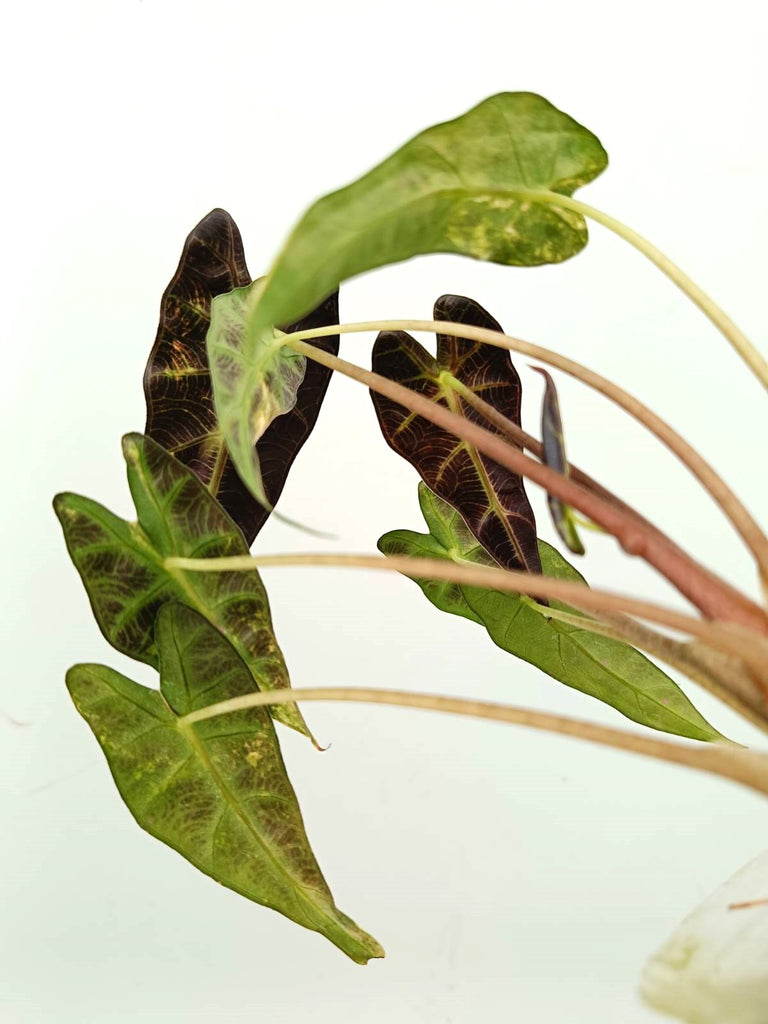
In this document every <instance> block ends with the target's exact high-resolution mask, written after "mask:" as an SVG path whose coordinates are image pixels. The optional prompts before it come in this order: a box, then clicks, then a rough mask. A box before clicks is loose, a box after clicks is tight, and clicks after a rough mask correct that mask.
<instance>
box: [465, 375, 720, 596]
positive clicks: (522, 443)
mask: <svg viewBox="0 0 768 1024" xmlns="http://www.w3.org/2000/svg"><path fill="white" fill-rule="evenodd" d="M453 386H454V388H456V390H457V393H458V394H459V395H460V396H461V398H462V399H463V400H464V401H465V402H466V403H467V404H468V405H471V406H472V408H473V409H475V410H476V411H477V412H479V413H480V414H481V415H482V416H485V418H486V419H487V420H488V422H489V423H491V424H492V425H493V426H495V427H496V428H497V429H498V430H499V431H500V432H501V433H502V434H503V435H504V437H506V438H507V439H508V440H509V441H511V442H512V443H513V444H516V445H517V446H518V447H520V448H527V449H528V451H530V452H532V453H533V454H534V455H535V456H536V457H537V458H538V459H543V458H544V446H543V445H542V443H541V442H540V441H539V440H538V439H537V438H535V437H533V436H532V435H531V434H529V433H527V432H526V431H525V430H523V429H522V427H518V425H517V424H516V423H513V422H512V420H510V419H507V417H506V416H504V415H503V413H500V412H499V410H498V409H496V408H494V406H492V405H491V404H490V403H489V402H486V401H485V400H484V399H482V398H480V396H479V395H477V394H475V392H474V391H472V390H471V389H470V388H468V387H465V386H464V385H462V384H461V382H460V381H454V382H453ZM569 475H570V477H571V479H572V480H574V481H575V482H576V483H577V484H580V485H581V486H582V487H583V488H584V489H585V490H587V491H590V492H591V493H592V494H595V495H597V497H599V498H603V499H604V500H605V501H607V502H609V503H610V504H611V505H614V506H615V507H616V508H618V509H622V510H623V511H624V512H626V514H627V515H628V516H632V518H633V519H635V520H636V521H637V523H638V524H639V525H640V526H641V527H642V528H644V529H646V530H648V531H649V532H653V533H655V534H656V535H657V536H658V537H659V539H660V540H662V541H663V542H664V543H665V544H667V545H668V546H669V547H670V548H674V549H675V550H676V551H677V552H678V554H679V555H680V557H681V558H684V559H687V560H688V561H690V562H692V563H694V564H695V565H697V566H698V567H699V569H700V571H701V572H702V573H707V574H708V575H709V576H710V578H711V579H712V580H713V581H715V582H717V580H718V579H719V577H717V576H716V575H715V574H714V573H712V572H711V570H709V569H707V567H706V566H704V565H702V564H701V563H700V562H695V560H694V559H693V557H692V556H691V555H689V554H688V553H687V552H686V551H685V550H684V549H683V548H681V547H680V546H679V544H676V543H675V542H674V541H673V540H672V538H671V537H669V536H668V535H667V534H665V533H664V532H663V530H660V529H659V527H658V526H656V525H655V524H654V523H652V522H651V521H650V520H649V519H646V518H645V516H644V515H642V514H641V513H640V512H638V511H637V509H635V508H633V507H632V506H631V505H628V504H627V503H626V502H625V501H622V499H621V498H619V497H618V495H616V494H614V493H613V492H612V491H609V490H608V488H607V487H603V485H602V484H600V483H598V482H597V480H595V479H594V478H593V477H591V476H589V475H588V474H587V473H585V472H584V471H583V470H581V469H579V468H578V466H574V465H573V463H570V465H569Z"/></svg>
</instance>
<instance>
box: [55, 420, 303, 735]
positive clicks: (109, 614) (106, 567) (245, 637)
mask: <svg viewBox="0 0 768 1024" xmlns="http://www.w3.org/2000/svg"><path fill="white" fill-rule="evenodd" d="M123 452H124V455H125V460H126V464H127V469H128V483H129V486H130V489H131V494H132V496H133V501H134V504H135V506H136V512H137V515H138V522H135V523H129V522H126V521H125V520H124V519H120V518H119V517H118V516H116V515H114V514H113V513H112V512H110V511H109V510H108V509H106V508H104V507H103V506H102V505H99V504H98V503H97V502H95V501H91V500H90V498H83V497H80V496H79V495H77V494H59V495H57V496H56V498H55V499H54V508H55V510H56V514H57V516H58V517H59V520H60V522H61V525H62V528H63V530H64V536H65V539H66V542H67V548H68V550H69V553H70V556H71V557H72V561H73V562H74V563H75V566H76V568H77V570H78V572H79V573H80V576H81V578H82V581H83V584H84V585H85V589H86V591H87V593H88V597H89V599H90V602H91V607H92V608H93V613H94V616H95V617H96V621H97V622H98V624H99V627H100V629H101V631H102V633H103V634H104V636H105V637H106V638H107V640H108V641H109V642H110V643H111V644H112V646H113V647H115V648H117V650H118V651H122V652H123V654H127V655H129V656H130V657H132V658H136V659H138V660H139V661H144V662H147V663H148V664H150V665H154V666H157V663H158V651H157V645H156V643H155V635H154V622H155V616H156V615H157V612H158V609H159V608H160V606H161V605H163V604H164V603H165V602H166V601H169V600H176V601H180V602H183V603H184V604H187V605H189V606H190V607H192V608H194V609H196V610H197V611H198V612H200V613H201V614H202V615H204V616H205V617H206V618H207V619H208V620H209V621H210V622H211V623H213V624H214V625H215V626H216V627H217V628H218V629H220V630H221V632H222V633H224V635H225V636H226V637H227V638H228V639H229V640H230V642H231V643H232V644H233V646H234V647H235V649H236V650H237V652H238V654H239V655H240V656H241V657H242V658H243V660H244V661H245V663H246V664H247V665H248V668H249V669H250V671H251V674H252V676H253V679H254V681H255V683H256V686H257V687H258V688H259V689H266V690H272V689H277V688H280V687H285V686H290V681H289V678H288V670H287V669H286V667H285V662H284V660H283V655H282V652H281V650H280V648H279V646H278V644H277V640H276V639H275V635H274V631H273V629H272V619H271V615H270V611H269V601H268V600H267V594H266V591H265V590H264V585H263V584H262V582H261V577H260V576H259V574H258V573H257V572H224V573H194V572H185V571H183V570H180V569H169V568H166V566H165V564H164V563H165V559H166V558H168V557H182V558H206V557H208V558H215V557H226V556H228V555H245V554H247V553H248V549H247V547H246V545H245V541H244V540H243V535H242V534H241V532H240V530H239V529H238V528H237V526H235V524H234V522H233V521H232V520H231V519H230V518H229V516H228V515H227V514H226V512H225V511H224V510H223V509H222V507H221V506H220V505H219V503H218V502H217V501H216V499H215V498H213V497H212V496H211V495H210V494H209V493H208V491H206V489H205V487H203V485H202V483H200V481H199V480H198V479H197V477H196V476H195V474H194V473H193V472H192V470H190V469H188V468H187V467H186V466H183V465H182V464H181V463H180V462H179V461H178V460H177V459H175V458H174V457H173V456H172V455H170V454H169V453H168V452H166V451H165V450H164V449H163V448H161V447H160V445H159V444H157V443H156V442H154V441H152V440H150V439H149V438H146V437H142V435H140V434H128V435H126V437H125V438H124V439H123ZM273 714H274V716H275V717H276V718H279V719H280V720H281V721H283V722H285V723H286V724H287V725H290V726H292V727H293V728H294V729H298V730H299V731H300V732H304V733H306V734H307V735H308V732H307V728H306V726H305V725H304V722H303V719H302V718H301V716H300V714H299V712H298V710H296V709H295V708H293V707H291V706H289V705H286V706H285V707H275V709H274V712H273Z"/></svg>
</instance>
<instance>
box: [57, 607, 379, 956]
mask: <svg viewBox="0 0 768 1024" xmlns="http://www.w3.org/2000/svg"><path fill="white" fill-rule="evenodd" d="M155 645H156V647H157V649H158V650H159V660H160V693H158V692H157V691H155V690H150V689H148V688H147V687H145V686H139V685H138V684H137V683H135V682H132V681H131V680H130V679H127V678H126V677H125V676H123V675H120V674H119V673H118V672H114V671H113V670H112V669H110V668H106V667H105V666H103V665H76V666H75V667H74V668H72V669H70V671H69V672H68V674H67V686H68V687H69V691H70V693H71V695H72V699H73V700H74V702H75V705H76V706H77V709H78V711H79V712H80V714H81V715H82V716H83V717H84V718H85V720H86V721H87V722H88V724H89V725H90V727H91V729H92V730H93V732H94V734H95V736H96V738H97V739H98V741H99V743H100V745H101V747H102V749H103V751H104V753H105V755H106V757H107V761H108V762H109V766H110V769H111V771H112V775H113V776H114V779H115V782H116V784H117V787H118V789H119V790H120V794H121V796H122V797H123V799H124V800H125V802H126V804H127V805H128V807H129V809H130V811H131V813H132V814H133V816H134V817H135V818H136V820H137V822H138V823H139V825H141V827H142V828H144V829H146V830H147V831H148V832H149V833H150V834H151V835H153V836H156V837H157V838H158V839H160V840H162V842H164V843H167V844H168V845H169V846H172V847H173V848H174V849H175V850H178V852H179V853H180V854H182V856H184V857H186V858H187V860H189V861H191V862H192V863H193V864H194V865H195V866H196V867H198V868H199V869H200V870H201V871H204V872H205V873H206V874H207V875H210V876H211V877H212V878H215V879H216V881H217V882H220V883H221V884H222V885H226V886H228V887H229V888H230V889H234V890H235V891H236V892H239V893H241V894H242V895H243V896H247V897H248V899H251V900H255V901H256V902H257V903H261V904H264V905H265V906H267V907H271V908H273V909H274V910H277V911H279V912H280V913H282V914H285V915H286V917H289V918H291V920H293V921H297V922H298V923H299V924H301V925H303V926H304V927H305V928H310V929H312V930H313V931H316V932H320V933H321V934H322V935H325V936H326V937H327V938H328V939H330V940H331V942H333V943H335V945H337V946H338V947H339V949H341V950H343V951H344V952H345V953H346V954H347V955H348V956H350V957H351V958H352V959H353V960H355V961H357V962H358V963H366V961H367V960H368V959H369V958H370V957H379V956H383V955H384V952H383V950H382V949H381V947H380V946H379V944H378V943H377V942H376V940H375V939H373V938H371V936H370V935H367V934H366V933H365V932H364V931H362V929H360V928H358V926H357V925H356V924H355V923H354V921H352V920H350V918H348V917H347V916H346V915H345V914H343V913H342V912H341V911H340V910H338V908H337V907H336V905H335V904H334V902H333V897H332V896H331V892H330V890H329V888H328V885H327V884H326V881H325V879H324V878H323V876H322V873H321V871H320V868H319V867H318V864H317V862H316V860H315V857H314V855H313V853H312V850H311V848H310V846H309V841H308V839H307V836H306V833H305V831H304V823H303V821H302V818H301V811H300V810H299V805H298V802H297V800H296V794H295V793H294V791H293V788H292V786H291V783H290V781H289V780H288V776H287V774H286V770H285V765H284V763H283V759H282V757H281V755H280V747H279V745H278V742H277V737H276V736H275V731H274V728H273V726H272V722H271V719H270V717H269V715H268V714H267V712H266V711H265V709H263V708H251V709H250V710H245V711H238V712H235V713H233V714H229V715H226V716H224V717H214V718H208V719H205V720H203V721H199V722H195V723H187V722H185V720H184V718H183V716H184V715H186V714H188V713H189V712H191V711H197V710H199V709H201V708H205V707H208V706H209V705H211V704H213V703H216V702H217V701H221V700H226V699H228V698H230V697H237V696H240V695H241V694H245V693H249V692H250V691H251V690H252V688H253V680H252V677H251V673H250V672H249V670H248V668H247V667H246V665H245V664H244V662H243V661H242V659H241V658H240V656H239V655H238V654H237V653H236V651H235V650H234V648H233V647H232V646H231V645H230V644H229V643H228V641H227V640H226V639H225V638H224V637H223V636H222V634H221V633H220V632H219V631H218V630H217V629H215V628H214V627H213V626H211V625H210V624H209V623H208V622H207V621H206V619H204V618H203V617H202V616H200V615H198V614H197V613H196V612H194V611H192V610H191V609H190V608H186V607H184V606H183V605H180V604H176V603H174V602H168V603H166V604H165V605H163V607H162V608H161V609H160V612H159V614H158V619H157V631H156V640H155Z"/></svg>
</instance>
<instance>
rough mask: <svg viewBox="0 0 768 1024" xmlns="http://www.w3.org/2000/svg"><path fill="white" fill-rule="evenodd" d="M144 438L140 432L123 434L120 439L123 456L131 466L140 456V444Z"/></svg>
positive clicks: (136, 462)
mask: <svg viewBox="0 0 768 1024" xmlns="http://www.w3.org/2000/svg"><path fill="white" fill-rule="evenodd" d="M143 440H144V438H143V437H142V435H141V434H136V433H131V434H125V435H124V437H123V440H122V446H123V458H124V459H125V461H126V462H127V463H128V464H129V465H132V466H136V465H138V462H139V459H140V458H141V445H142V441H143Z"/></svg>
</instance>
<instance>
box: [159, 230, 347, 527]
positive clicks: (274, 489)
mask: <svg viewBox="0 0 768 1024" xmlns="http://www.w3.org/2000/svg"><path fill="white" fill-rule="evenodd" d="M250 281H251V278H250V275H249V273H248V268H247V266H246V263H245V256H244V253H243V243H242V239H241V237H240V232H239V231H238V229H237V225H236V224H235V222H234V220H233V219H232V218H231V217H230V215H229V214H228V213H227V212H226V211H225V210H212V211H211V213H209V214H208V215H207V216H206V217H204V218H203V219H202V220H201V221H200V223H199V224H198V225H197V226H196V227H195V228H194V229H193V230H192V232H191V233H190V235H189V237H188V238H187V240H186V243H185V245H184V249H183V251H182V255H181V261H180V263H179V266H178V269H177V271H176V273H175V274H174V277H173V279H172V281H171V283H170V284H169V285H168V288H167V289H166V291H165V294H164V295H163V299H162V303H161V308H160V325H159V328H158V332H157V338H156V340H155V344H154V347H153V349H152V352H151V354H150V357H149V361H148V363H147V368H146V371H145V374H144V392H145V396H146V401H147V426H146V430H145V433H146V434H147V435H148V436H149V437H151V438H153V439H154V440H155V441H158V442H159V443H160V444H161V445H162V446H163V448H165V449H166V450H167V451H170V452H172V453H173V454H174V455H175V456H176V457H177V458H178V459H179V460H180V461H181V462H183V463H184V464H185V465H187V466H189V467H190V468H191V469H192V470H193V471H194V472H195V474H196V475H197V476H198V477H199V478H200V480H202V482H203V483H204V484H205V485H206V487H207V488H208V489H209V490H210V492H211V493H212V494H213V495H214V496H215V497H217V498H218V500H219V501H220V503H221V504H222V506H223V507H224V509H225V510H226V511H227V512H228V513H229V515H230V516H231V517H232V519H234V521H235V522H236V523H237V525H238V526H239V527H240V529H241V530H242V532H243V535H244V536H245V539H246V542H247V543H248V545H249V546H250V545H251V544H252V543H253V539H254V537H255V536H256V535H257V533H258V532H259V530H260V529H261V527H262V526H263V524H264V522H265V521H266V519H267V517H268V515H269V510H268V508H266V507H265V506H264V505H263V504H261V503H259V502H258V501H257V500H256V499H255V498H254V497H253V495H252V494H251V492H250V490H249V489H248V488H247V487H246V485H245V484H244V483H243V482H242V480H241V479H240V477H239V475H238V473H237V470H236V469H235V465H234V463H233V461H232V459H231V458H230V457H229V453H228V451H227V447H226V444H225V443H224V441H223V437H222V433H221V430H220V428H219V425H218V422H217V419H216V412H215V409H214V404H213V390H212V384H211V374H210V370H209V366H208V354H207V351H206V335H207V333H208V328H209V327H210V322H211V303H212V300H213V299H214V298H215V297H216V296H217V295H223V294H225V293H227V292H230V291H232V290H233V289H236V288H242V287H244V286H246V285H248V284H250ZM338 319H339V303H338V292H337V293H335V294H333V295H331V296H329V298H327V299H326V300H325V301H324V302H322V303H321V304H320V305H319V306H318V307H317V308H316V309H315V310H313V311H312V312H311V313H309V314H308V315H307V316H306V317H304V318H303V319H302V320H300V321H299V322H297V323H293V324H290V325H289V326H287V327H284V328H283V329H284V330H285V331H286V332H287V333H290V332H292V331H295V330H305V329H309V328H312V327H322V326H326V325H328V324H334V323H338ZM315 344H317V345H318V346H319V347H320V348H323V349H324V350H325V351H328V352H333V353H334V354H336V353H337V352H338V350H339V339H338V335H337V336H335V337H331V338H322V339H318V340H317V342H315ZM330 375H331V371H330V370H328V369H327V368H326V367H324V366H320V365H319V364H318V363H314V362H313V363H312V364H311V365H309V366H307V368H306V372H305V374H304V378H303V382H302V383H301V386H300V387H299V389H298V393H297V395H296V402H295V405H294V407H293V409H292V410H291V411H290V412H287V413H285V414H284V415H283V416H281V417H279V419H278V420H276V421H275V422H274V423H272V424H271V425H270V426H268V427H267V428H266V430H265V431H264V433H263V435H262V436H261V438H260V440H259V442H258V444H257V446H256V453H257V458H258V463H259V465H260V467H261V477H262V480H263V488H264V493H265V495H266V498H267V504H268V505H274V504H275V503H276V502H277V500H278V498H279V497H280V494H281V492H282V490H283V486H284V484H285V480H286V477H287V475H288V471H289V470H290V467H291V465H292V463H293V461H294V459H295V458H296V456H297V455H298V453H299V451H300V450H301V448H302V446H303V444H304V442H305V441H306V440H307V438H308V437H309V435H310V433H311V432H312V428H313V427H314V425H315V422H316V420H317V416H318V413H319V411H320V406H321V404H322V401H323V397H324V395H325V392H326V389H327V387H328V382H329V380H330Z"/></svg>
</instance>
